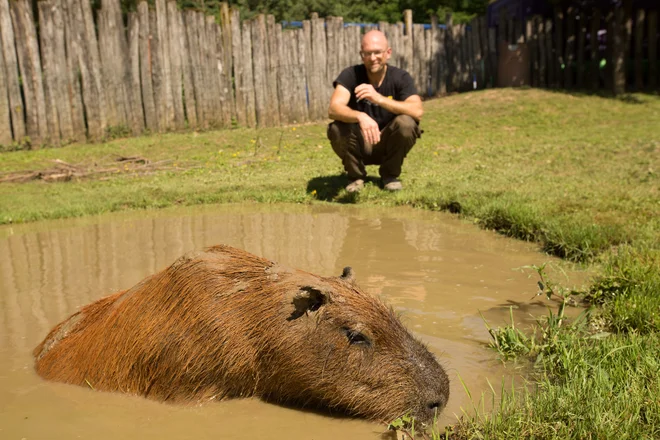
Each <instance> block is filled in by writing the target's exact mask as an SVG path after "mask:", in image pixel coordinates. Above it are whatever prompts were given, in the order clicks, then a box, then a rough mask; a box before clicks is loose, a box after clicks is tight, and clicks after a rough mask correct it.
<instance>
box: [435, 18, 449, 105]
mask: <svg viewBox="0 0 660 440" xmlns="http://www.w3.org/2000/svg"><path fill="white" fill-rule="evenodd" d="M446 32H447V30H446V29H445V28H440V29H438V35H437V39H438V56H439V62H438V92H439V93H440V95H446V94H447V71H448V64H447V58H448V56H447V47H446V42H447V38H446V36H445V34H446Z"/></svg>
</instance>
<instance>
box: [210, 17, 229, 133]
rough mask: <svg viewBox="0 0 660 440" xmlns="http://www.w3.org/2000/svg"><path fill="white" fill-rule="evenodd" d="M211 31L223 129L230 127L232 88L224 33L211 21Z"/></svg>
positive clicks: (220, 27) (219, 26)
mask: <svg viewBox="0 0 660 440" xmlns="http://www.w3.org/2000/svg"><path fill="white" fill-rule="evenodd" d="M213 29H214V33H215V36H216V39H215V54H216V57H217V58H216V60H217V67H216V68H217V70H218V84H219V85H218V90H219V93H220V104H221V108H222V114H221V115H220V120H221V121H222V126H223V127H231V119H232V114H233V102H232V101H233V100H232V86H231V76H230V71H229V70H228V66H227V64H226V62H227V54H226V52H225V51H226V46H225V41H226V40H225V36H224V35H223V34H224V32H225V31H226V29H225V30H223V28H222V26H221V25H219V24H218V23H216V22H215V20H214V21H213Z"/></svg>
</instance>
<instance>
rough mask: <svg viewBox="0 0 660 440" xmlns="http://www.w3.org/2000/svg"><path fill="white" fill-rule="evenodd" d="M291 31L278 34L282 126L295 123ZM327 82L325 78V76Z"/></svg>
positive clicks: (282, 31)
mask: <svg viewBox="0 0 660 440" xmlns="http://www.w3.org/2000/svg"><path fill="white" fill-rule="evenodd" d="M290 32H291V31H289V30H283V29H282V30H281V32H279V33H278V35H277V37H278V42H277V43H278V44H277V47H278V58H279V60H280V69H279V75H280V76H279V78H278V84H279V86H280V88H279V90H278V93H279V95H280V121H281V123H282V124H289V123H291V122H292V121H293V117H292V115H291V113H292V108H291V96H290V89H291V54H290V53H289V44H288V40H289V33H290ZM322 79H323V81H325V76H323V78H322Z"/></svg>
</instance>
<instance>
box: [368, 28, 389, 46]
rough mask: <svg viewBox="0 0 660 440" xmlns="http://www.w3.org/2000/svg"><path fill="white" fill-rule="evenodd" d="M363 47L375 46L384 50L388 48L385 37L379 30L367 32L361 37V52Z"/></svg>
mask: <svg viewBox="0 0 660 440" xmlns="http://www.w3.org/2000/svg"><path fill="white" fill-rule="evenodd" d="M365 45H367V46H371V45H377V46H379V47H383V48H384V49H387V48H388V47H389V43H388V42H387V37H386V36H385V34H384V33H382V32H381V31H379V30H373V31H369V32H367V33H366V34H364V35H363V36H362V44H361V48H362V50H365V48H364V47H365Z"/></svg>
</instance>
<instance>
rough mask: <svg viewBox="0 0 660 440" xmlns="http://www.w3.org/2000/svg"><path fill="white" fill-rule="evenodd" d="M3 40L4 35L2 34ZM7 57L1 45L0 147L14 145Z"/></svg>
mask: <svg viewBox="0 0 660 440" xmlns="http://www.w3.org/2000/svg"><path fill="white" fill-rule="evenodd" d="M0 40H2V34H0ZM5 71H6V66H5V57H4V56H3V54H2V45H1V44H0V147H2V146H8V145H11V144H12V141H13V140H14V139H13V137H12V133H11V115H10V110H9V96H8V90H9V88H8V86H7V83H8V81H7V75H6V74H5Z"/></svg>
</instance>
